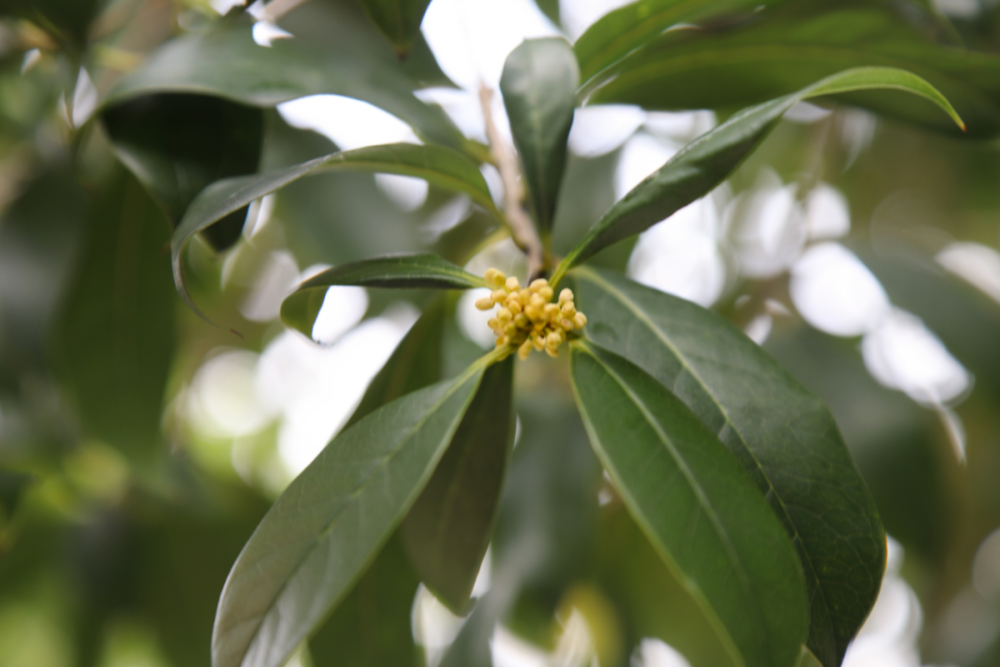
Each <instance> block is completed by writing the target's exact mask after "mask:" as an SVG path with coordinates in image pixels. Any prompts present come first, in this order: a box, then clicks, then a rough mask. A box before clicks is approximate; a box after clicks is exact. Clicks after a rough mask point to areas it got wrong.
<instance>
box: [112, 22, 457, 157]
mask: <svg viewBox="0 0 1000 667" xmlns="http://www.w3.org/2000/svg"><path fill="white" fill-rule="evenodd" d="M251 30H252V21H251V19H250V18H249V17H247V16H237V17H229V18H226V19H223V20H220V21H219V22H218V23H217V24H216V25H215V26H214V27H213V28H212V29H211V30H208V31H206V32H203V33H193V32H192V33H188V34H185V35H183V36H181V37H178V38H176V39H173V40H171V41H170V42H168V43H167V44H165V45H164V46H162V47H161V48H160V49H159V50H158V51H156V52H154V53H153V54H152V55H151V56H150V57H149V59H148V60H147V61H146V62H145V63H144V64H143V65H142V67H140V68H139V69H138V70H136V71H135V72H132V73H130V74H129V75H128V76H127V77H125V78H124V79H123V80H122V81H121V82H120V83H119V84H118V85H117V86H116V87H115V88H114V89H113V90H112V91H111V92H110V93H109V94H108V96H107V98H106V99H105V100H104V101H103V103H102V104H103V105H104V106H110V105H115V104H119V103H121V102H123V101H125V100H127V99H131V98H133V97H138V96H141V95H149V94H153V93H167V92H171V93H197V94H201V95H214V96H217V97H222V98H226V99H229V100H232V101H234V102H240V103H242V104H249V105H254V106H261V107H270V106H275V105H277V104H280V103H281V102H287V101H288V100H293V99H297V98H299V97H305V96H307V95H318V94H322V93H329V94H333V95H343V96H345V97H352V98H355V99H359V100H363V101H365V102H369V103H371V104H373V105H375V106H377V107H379V108H381V109H384V110H385V111H388V112H389V113H391V114H393V115H394V116H397V117H399V118H400V119H401V120H403V121H404V122H406V123H409V124H410V125H411V126H412V127H413V129H414V130H415V131H416V132H417V134H418V135H420V136H422V137H424V138H425V139H427V140H428V141H433V142H437V143H441V144H444V145H447V146H451V147H453V148H461V147H462V146H463V145H464V144H465V138H464V137H463V136H462V134H461V133H460V132H459V131H458V129H457V128H455V126H454V125H453V124H452V123H451V121H450V120H449V119H448V117H447V115H445V113H444V112H443V111H442V110H441V109H440V108H439V107H435V106H429V105H427V104H424V103H423V102H421V101H420V100H418V99H417V98H416V97H414V96H413V91H414V90H416V89H417V88H418V87H419V83H418V82H417V81H415V80H413V79H411V78H410V77H408V76H407V75H405V74H404V73H403V72H402V71H401V70H400V69H399V66H398V63H396V66H390V64H389V63H387V62H385V61H382V60H378V59H373V58H366V57H359V54H358V53H357V52H352V50H351V49H350V48H348V46H349V45H348V46H345V47H343V48H337V49H333V48H331V49H324V50H320V49H318V48H312V47H310V46H308V45H306V44H303V43H300V42H299V41H298V40H277V41H275V42H274V43H273V44H272V45H271V46H270V47H263V46H258V45H257V44H256V43H255V42H254V40H253V37H252V35H251ZM332 46H334V45H331V47H332ZM209 63H210V64H211V66H207V64H209Z"/></svg>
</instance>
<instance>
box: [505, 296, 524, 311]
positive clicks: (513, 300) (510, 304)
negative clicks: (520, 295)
mask: <svg viewBox="0 0 1000 667" xmlns="http://www.w3.org/2000/svg"><path fill="white" fill-rule="evenodd" d="M505 305H506V306H507V310H509V311H510V312H512V313H514V314H515V315H517V314H518V313H520V312H521V302H520V301H518V300H517V297H516V296H514V295H513V294H511V295H510V296H509V297H507V301H506V304H505Z"/></svg>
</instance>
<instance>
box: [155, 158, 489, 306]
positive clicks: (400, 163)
mask: <svg viewBox="0 0 1000 667" xmlns="http://www.w3.org/2000/svg"><path fill="white" fill-rule="evenodd" d="M329 171H360V172H378V173H385V174H400V175H403V176H415V177H417V178H422V179H424V180H426V181H427V182H428V183H431V184H432V185H438V186H441V187H443V188H447V189H450V190H455V191H457V192H462V193H464V194H467V195H469V196H470V197H471V198H472V200H473V201H475V202H476V203H477V204H479V205H480V206H483V207H484V208H486V209H487V210H489V211H495V210H496V208H495V207H494V205H493V199H492V197H491V196H490V191H489V188H488V187H487V185H486V181H485V180H484V179H483V175H482V174H481V173H480V171H479V167H478V166H477V165H476V164H475V163H474V162H473V161H472V160H470V159H469V158H467V157H465V156H464V155H462V154H461V153H458V152H456V151H453V150H451V149H449V148H444V147H442V146H420V145H415V144H386V145H384V146H368V147H366V148H358V149H356V150H353V151H342V152H339V153H333V154H331V155H325V156H323V157H318V158H316V159H315V160H310V161H308V162H303V163H302V164H297V165H294V166H291V167H287V168H285V169H281V170H278V171H273V172H269V173H264V174H258V175H255V176H244V177H240V178H230V179H226V180H224V181H218V182H216V183H213V184H212V185H210V186H208V187H207V188H205V189H204V190H203V191H202V192H201V194H200V195H198V197H197V198H196V199H195V200H194V202H192V204H191V206H190V207H189V208H188V211H187V214H185V216H184V219H183V220H181V223H180V225H179V226H178V227H177V229H176V231H175V232H174V236H173V239H172V240H171V244H170V249H171V254H172V256H173V266H174V282H175V284H176V285H177V290H178V291H179V292H180V294H181V298H183V299H184V301H185V302H186V303H187V304H188V305H189V306H191V308H192V309H194V310H195V311H196V312H199V311H198V308H197V307H196V306H195V305H194V303H193V302H192V301H191V296H190V294H189V293H188V291H187V286H186V285H185V281H184V271H183V263H182V255H181V253H182V252H183V251H184V248H185V247H186V246H187V244H188V243H189V242H190V241H191V239H192V238H193V237H194V236H195V234H197V233H198V232H200V231H202V230H203V229H205V228H207V227H208V226H209V225H211V224H212V223H214V222H215V221H217V220H221V219H223V218H225V216H227V215H229V214H230V213H232V212H233V211H237V210H239V209H241V208H243V207H244V206H246V205H247V204H249V203H250V202H252V201H254V200H255V199H258V198H260V197H263V196H264V195H267V194H270V193H272V192H274V191H275V190H278V189H279V188H282V187H284V186H286V185H288V184H289V183H292V182H294V181H296V180H298V179H300V178H302V177H303V176H306V175H308V174H310V173H321V172H329ZM479 285H480V283H476V284H475V285H474V286H476V287H478V286H479Z"/></svg>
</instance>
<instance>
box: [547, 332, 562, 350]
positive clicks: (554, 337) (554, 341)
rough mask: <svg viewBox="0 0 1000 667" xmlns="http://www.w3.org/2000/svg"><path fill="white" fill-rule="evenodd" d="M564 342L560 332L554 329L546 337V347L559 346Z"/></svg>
mask: <svg viewBox="0 0 1000 667" xmlns="http://www.w3.org/2000/svg"><path fill="white" fill-rule="evenodd" d="M561 344H562V339H561V338H560V337H559V334H558V333H556V332H555V331H553V332H552V333H550V334H549V335H548V336H546V337H545V347H559V346H560V345H561Z"/></svg>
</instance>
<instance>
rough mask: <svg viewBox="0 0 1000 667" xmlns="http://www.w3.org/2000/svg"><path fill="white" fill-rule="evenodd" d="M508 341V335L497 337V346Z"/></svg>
mask: <svg viewBox="0 0 1000 667" xmlns="http://www.w3.org/2000/svg"><path fill="white" fill-rule="evenodd" d="M508 341H509V339H508V338H507V336H500V337H499V338H497V347H500V346H501V345H506V344H507V343H508Z"/></svg>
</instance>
